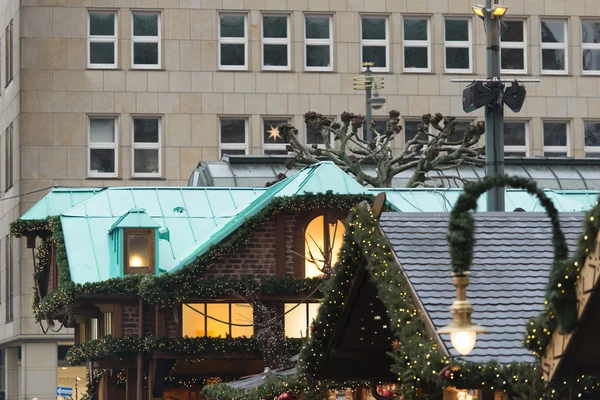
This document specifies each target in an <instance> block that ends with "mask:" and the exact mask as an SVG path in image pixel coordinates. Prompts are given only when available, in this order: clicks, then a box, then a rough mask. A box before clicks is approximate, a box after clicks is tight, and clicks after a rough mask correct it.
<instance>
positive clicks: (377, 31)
mask: <svg viewBox="0 0 600 400" xmlns="http://www.w3.org/2000/svg"><path fill="white" fill-rule="evenodd" d="M388 31H389V29H388V19H387V17H362V18H361V24H360V35H361V36H360V39H361V40H360V48H361V51H360V65H363V63H365V62H372V63H373V64H374V65H373V67H372V68H371V69H372V70H373V71H376V72H388V71H389V70H390V62H389V60H390V47H389V45H390V43H389V42H390V39H389V34H388ZM363 69H364V68H363Z"/></svg>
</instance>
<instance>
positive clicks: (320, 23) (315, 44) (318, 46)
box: [304, 15, 333, 71]
mask: <svg viewBox="0 0 600 400" xmlns="http://www.w3.org/2000/svg"><path fill="white" fill-rule="evenodd" d="M304 63H305V64H304V69H305V70H307V71H333V23H332V18H331V16H327V15H306V16H305V17H304Z"/></svg>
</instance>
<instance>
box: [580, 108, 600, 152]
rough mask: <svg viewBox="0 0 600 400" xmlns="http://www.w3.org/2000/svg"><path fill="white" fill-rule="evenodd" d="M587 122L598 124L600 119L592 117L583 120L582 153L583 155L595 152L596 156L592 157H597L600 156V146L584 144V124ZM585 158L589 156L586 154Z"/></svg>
mask: <svg viewBox="0 0 600 400" xmlns="http://www.w3.org/2000/svg"><path fill="white" fill-rule="evenodd" d="M588 122H589V123H592V124H600V120H597V119H593V118H592V119H584V120H583V146H584V147H583V153H584V156H585V155H586V154H588V153H594V154H597V156H595V157H593V158H597V157H600V146H586V145H585V124H586V123H588ZM586 158H590V157H587V156H586Z"/></svg>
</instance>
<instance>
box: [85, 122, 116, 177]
mask: <svg viewBox="0 0 600 400" xmlns="http://www.w3.org/2000/svg"><path fill="white" fill-rule="evenodd" d="M117 125H118V124H117V119H116V118H114V117H90V131H89V140H88V147H89V156H88V176H90V177H116V176H117V172H118V171H117V159H118V157H117V156H118V151H119V149H118V146H117V143H118V132H117Z"/></svg>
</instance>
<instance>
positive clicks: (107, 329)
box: [102, 312, 113, 335]
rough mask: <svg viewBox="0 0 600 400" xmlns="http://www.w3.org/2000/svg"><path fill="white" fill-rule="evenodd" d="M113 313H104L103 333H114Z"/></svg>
mask: <svg viewBox="0 0 600 400" xmlns="http://www.w3.org/2000/svg"><path fill="white" fill-rule="evenodd" d="M112 327H113V313H110V312H109V313H104V315H103V320H102V335H112V333H113V331H112V330H113V328H112Z"/></svg>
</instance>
